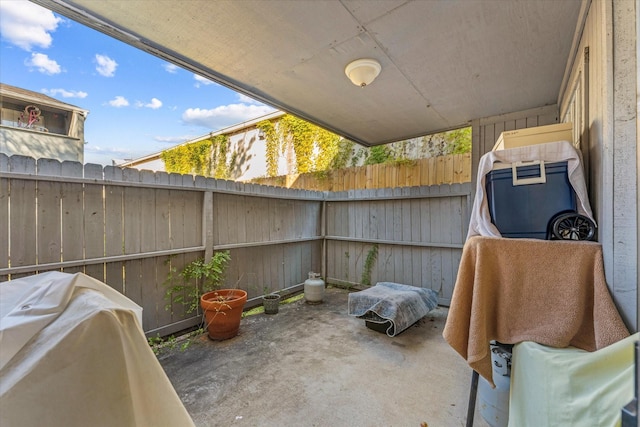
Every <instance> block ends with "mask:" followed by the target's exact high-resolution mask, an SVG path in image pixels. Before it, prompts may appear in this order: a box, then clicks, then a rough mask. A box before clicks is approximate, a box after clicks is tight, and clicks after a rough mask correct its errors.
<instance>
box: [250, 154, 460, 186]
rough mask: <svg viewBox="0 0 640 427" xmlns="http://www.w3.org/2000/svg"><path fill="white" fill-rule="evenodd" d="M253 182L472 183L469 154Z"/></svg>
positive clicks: (371, 184) (316, 183)
mask: <svg viewBox="0 0 640 427" xmlns="http://www.w3.org/2000/svg"><path fill="white" fill-rule="evenodd" d="M252 182H255V183H257V184H263V185H274V186H279V187H287V188H298V189H306V190H317V191H348V190H362V189H379V188H397V187H419V186H430V185H442V184H462V183H465V182H471V153H466V154H454V155H449V156H439V157H430V158H426V159H418V160H410V161H406V162H400V163H383V164H377V165H367V166H359V167H352V168H345V169H339V170H333V171H326V172H313V173H305V174H295V175H286V176H278V177H273V178H257V179H254V180H253V181H252Z"/></svg>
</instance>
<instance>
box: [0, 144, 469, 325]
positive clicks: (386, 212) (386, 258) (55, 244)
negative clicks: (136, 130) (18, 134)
mask: <svg viewBox="0 0 640 427" xmlns="http://www.w3.org/2000/svg"><path fill="white" fill-rule="evenodd" d="M470 189H471V184H463V185H452V186H449V185H441V186H434V187H411V188H409V187H408V188H402V189H385V190H363V191H350V192H343V193H326V192H324V193H323V192H317V191H308V190H294V189H286V188H278V187H268V186H262V185H257V184H243V183H237V182H232V181H223V180H215V179H212V178H204V177H200V176H196V177H194V176H191V175H178V174H167V173H164V172H156V173H154V172H149V171H138V170H136V169H120V168H117V167H111V166H107V167H104V168H103V167H102V166H99V165H91V164H87V165H82V164H80V163H74V162H63V163H60V162H58V161H55V160H48V159H39V160H38V161H37V162H36V161H35V160H34V159H32V158H28V157H22V156H13V157H7V156H5V155H2V154H0V282H2V281H6V280H11V279H14V278H18V277H23V276H27V275H31V274H35V273H41V272H45V271H53V270H56V271H64V272H68V273H75V272H83V273H85V274H87V275H89V276H92V277H95V278H96V279H99V280H101V281H103V282H105V283H107V284H108V285H110V286H111V287H113V288H114V289H116V290H118V291H119V292H121V293H123V294H124V295H126V296H127V297H129V298H130V299H131V300H133V301H134V302H136V303H137V304H139V305H141V306H142V307H143V328H144V330H145V332H146V333H147V334H149V335H155V334H160V335H166V334H170V333H173V332H176V331H178V330H181V329H184V328H187V327H190V326H193V325H195V324H197V323H198V322H199V319H200V317H199V315H198V314H197V313H196V314H189V313H185V312H184V310H183V308H182V306H176V305H174V306H172V307H170V309H169V310H167V309H165V305H166V300H165V299H164V294H165V285H164V282H165V281H166V279H167V276H168V274H169V271H170V269H171V268H176V269H177V270H180V269H181V268H182V267H183V266H184V265H186V264H187V263H188V262H190V261H192V260H195V259H197V258H198V257H203V256H210V255H211V253H212V252H213V251H215V250H224V249H228V250H230V252H231V258H232V261H231V264H230V266H229V270H228V274H227V278H226V283H225V285H226V286H232V287H238V288H241V289H245V290H247V291H248V292H249V297H250V298H254V300H253V302H252V303H253V305H257V304H258V303H259V302H258V301H259V300H258V299H257V298H256V297H258V296H261V295H262V294H263V293H264V292H266V291H280V292H284V293H286V292H293V291H296V290H299V289H301V287H302V285H303V283H304V280H305V279H306V278H307V274H308V272H310V271H315V272H321V273H322V274H323V276H324V277H325V278H326V279H327V281H328V282H329V283H349V284H351V283H359V282H360V280H361V276H362V273H363V271H364V270H363V269H364V267H365V265H364V262H363V259H364V258H363V257H365V252H366V251H369V250H370V248H371V247H372V245H376V247H377V251H378V258H377V261H376V262H375V263H374V264H373V265H372V266H371V267H368V270H370V277H371V279H372V282H373V283H375V281H382V280H386V281H396V282H404V283H411V284H414V285H417V286H424V287H430V288H433V289H435V290H437V291H438V292H439V293H440V297H441V302H443V303H446V302H447V301H448V300H449V299H450V298H451V290H452V288H453V283H454V281H455V274H456V272H457V265H458V260H459V258H460V252H461V248H462V244H463V241H464V240H463V239H464V235H465V229H466V224H467V223H468V211H469V206H468V204H469V200H470V199H469V197H470V193H471V191H470ZM369 264H371V263H369ZM0 286H2V285H1V284H0ZM250 306H251V304H250Z"/></svg>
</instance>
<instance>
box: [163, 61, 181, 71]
mask: <svg viewBox="0 0 640 427" xmlns="http://www.w3.org/2000/svg"><path fill="white" fill-rule="evenodd" d="M163 67H164V70H165V71H166V72H167V73H171V74H175V73H177V72H178V70H179V69H180V68H178V66H177V65H175V64H170V63H168V62H167V63H166V64H164V65H163Z"/></svg>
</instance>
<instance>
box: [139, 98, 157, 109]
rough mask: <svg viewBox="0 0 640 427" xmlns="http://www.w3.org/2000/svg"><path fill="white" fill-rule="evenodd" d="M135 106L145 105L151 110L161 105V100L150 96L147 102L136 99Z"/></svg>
mask: <svg viewBox="0 0 640 427" xmlns="http://www.w3.org/2000/svg"><path fill="white" fill-rule="evenodd" d="M136 107H139V108H142V107H145V108H151V109H152V110H157V109H158V108H160V107H162V101H160V100H159V99H158V98H151V101H150V102H147V103H146V104H145V103H144V102H142V101H136Z"/></svg>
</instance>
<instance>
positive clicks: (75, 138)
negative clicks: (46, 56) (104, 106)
mask: <svg viewBox="0 0 640 427" xmlns="http://www.w3.org/2000/svg"><path fill="white" fill-rule="evenodd" d="M0 108H1V110H2V121H1V123H0V153H4V154H6V155H8V156H13V155H22V156H29V157H33V158H35V159H39V158H41V157H44V158H49V159H57V160H60V161H65V160H69V161H75V162H80V163H84V144H85V142H84V121H85V119H86V117H87V114H88V113H89V111H88V110H84V109H82V108H79V107H76V106H75V105H71V104H67V103H64V102H61V101H58V100H57V99H54V98H51V97H49V96H47V95H43V94H41V93H37V92H32V91H30V90H26V89H21V88H18V87H15V86H9V85H6V84H2V83H0Z"/></svg>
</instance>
